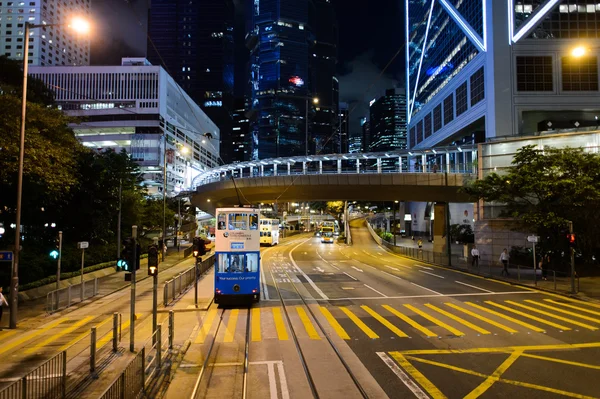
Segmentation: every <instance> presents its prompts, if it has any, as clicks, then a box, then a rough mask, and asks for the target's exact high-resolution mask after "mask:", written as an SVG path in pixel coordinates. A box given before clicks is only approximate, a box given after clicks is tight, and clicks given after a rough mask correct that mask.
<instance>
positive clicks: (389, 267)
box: [385, 265, 400, 272]
mask: <svg viewBox="0 0 600 399" xmlns="http://www.w3.org/2000/svg"><path fill="white" fill-rule="evenodd" d="M385 267H387V268H388V269H392V270H395V271H397V272H399V271H400V269H398V268H397V267H393V266H388V265H385Z"/></svg>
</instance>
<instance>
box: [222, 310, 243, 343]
mask: <svg viewBox="0 0 600 399" xmlns="http://www.w3.org/2000/svg"><path fill="white" fill-rule="evenodd" d="M239 314H240V310H239V309H233V310H232V311H231V314H230V315H229V320H227V327H226V328H225V336H224V337H223V342H233V337H234V336H235V326H237V320H238V315H239Z"/></svg>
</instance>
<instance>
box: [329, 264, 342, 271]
mask: <svg viewBox="0 0 600 399" xmlns="http://www.w3.org/2000/svg"><path fill="white" fill-rule="evenodd" d="M329 266H331V267H333V268H334V269H335V270H340V268H339V267H337V266H336V265H334V264H332V263H330V264H329Z"/></svg>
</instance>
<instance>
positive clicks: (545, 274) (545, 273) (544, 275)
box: [542, 255, 550, 280]
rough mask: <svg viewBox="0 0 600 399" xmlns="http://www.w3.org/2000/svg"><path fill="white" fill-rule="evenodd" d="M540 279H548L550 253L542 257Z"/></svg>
mask: <svg viewBox="0 0 600 399" xmlns="http://www.w3.org/2000/svg"><path fill="white" fill-rule="evenodd" d="M542 266H543V267H542V280H548V267H549V266H550V255H546V256H544V257H543V258H542Z"/></svg>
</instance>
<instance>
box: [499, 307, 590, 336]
mask: <svg viewBox="0 0 600 399" xmlns="http://www.w3.org/2000/svg"><path fill="white" fill-rule="evenodd" d="M504 302H506V303H508V304H509V305H513V306H517V307H519V308H523V309H525V310H529V311H530V312H535V313H539V314H543V315H544V316H549V317H554V318H555V319H558V320H560V321H565V322H567V323H571V324H575V325H576V326H579V327H583V328H587V329H588V330H592V331H595V330H597V329H598V328H597V327H594V326H590V325H589V324H585V323H581V322H579V321H576V320H571V319H569V318H567V317H563V316H559V315H556V314H553V313H550V312H546V311H544V310H540V309H536V308H533V307H531V306H527V305H523V304H521V303H518V302H514V301H504Z"/></svg>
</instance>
